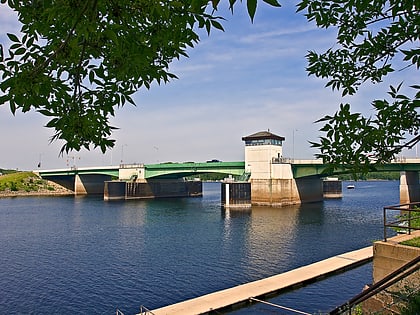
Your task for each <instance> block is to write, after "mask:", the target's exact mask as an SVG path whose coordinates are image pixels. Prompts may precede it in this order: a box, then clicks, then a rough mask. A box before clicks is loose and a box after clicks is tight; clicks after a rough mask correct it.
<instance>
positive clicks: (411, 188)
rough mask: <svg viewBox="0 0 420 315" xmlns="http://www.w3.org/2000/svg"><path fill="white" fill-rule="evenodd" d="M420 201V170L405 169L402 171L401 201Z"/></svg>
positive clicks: (402, 202)
mask: <svg viewBox="0 0 420 315" xmlns="http://www.w3.org/2000/svg"><path fill="white" fill-rule="evenodd" d="M417 201H420V183H419V172H417V171H405V172H401V173H400V203H401V204H404V203H410V202H417Z"/></svg>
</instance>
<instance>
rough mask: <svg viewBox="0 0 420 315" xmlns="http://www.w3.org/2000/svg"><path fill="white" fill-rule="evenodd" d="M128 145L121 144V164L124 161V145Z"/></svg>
mask: <svg viewBox="0 0 420 315" xmlns="http://www.w3.org/2000/svg"><path fill="white" fill-rule="evenodd" d="M125 146H128V145H127V144H123V145H121V164H123V162H124V147H125Z"/></svg>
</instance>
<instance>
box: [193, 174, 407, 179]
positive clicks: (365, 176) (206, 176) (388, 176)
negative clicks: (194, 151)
mask: <svg viewBox="0 0 420 315" xmlns="http://www.w3.org/2000/svg"><path fill="white" fill-rule="evenodd" d="M226 177H229V175H226V174H219V173H209V174H200V175H196V176H190V177H188V179H194V178H200V179H201V180H202V181H219V180H223V179H225V178H226ZM233 177H234V178H235V177H237V176H233ZM337 177H338V178H339V179H340V180H354V177H353V176H352V175H351V174H347V175H339V176H337ZM357 179H358V180H399V179H400V172H372V173H367V174H363V175H359V176H358V178H357Z"/></svg>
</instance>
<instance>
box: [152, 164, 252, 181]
mask: <svg viewBox="0 0 420 315" xmlns="http://www.w3.org/2000/svg"><path fill="white" fill-rule="evenodd" d="M144 169H145V170H144V172H145V175H144V177H145V178H146V179H149V178H170V179H173V178H182V177H187V176H194V175H199V174H207V173H220V174H227V175H242V174H243V173H244V172H245V162H207V163H194V162H187V163H161V164H146V165H144Z"/></svg>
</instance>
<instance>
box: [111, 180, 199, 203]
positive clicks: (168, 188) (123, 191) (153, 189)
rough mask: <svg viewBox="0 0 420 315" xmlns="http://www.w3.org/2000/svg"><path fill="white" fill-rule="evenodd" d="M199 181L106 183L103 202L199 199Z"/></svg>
mask: <svg viewBox="0 0 420 315" xmlns="http://www.w3.org/2000/svg"><path fill="white" fill-rule="evenodd" d="M202 195H203V185H202V182H201V181H186V180H170V179H159V180H147V181H141V182H137V181H107V182H105V187H104V199H105V200H121V199H153V198H171V197H201V196H202Z"/></svg>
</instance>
